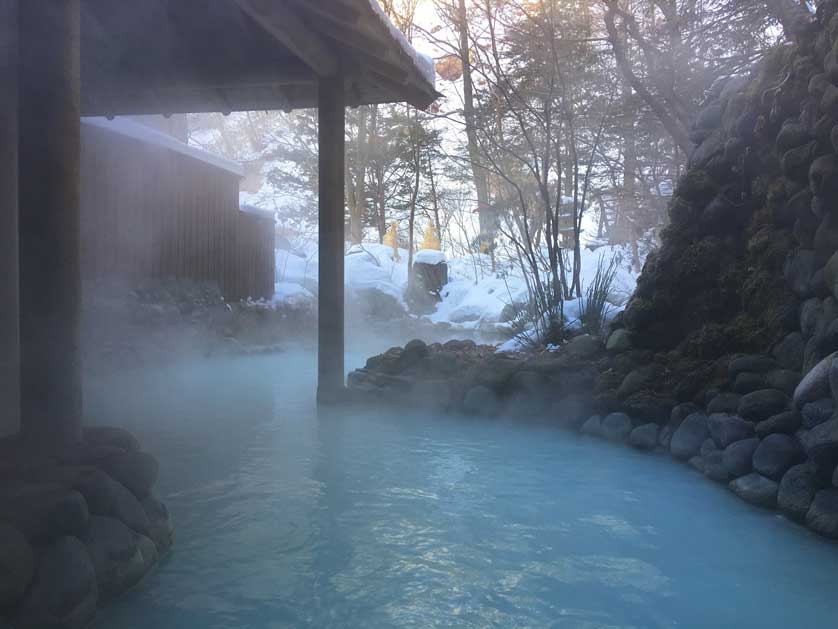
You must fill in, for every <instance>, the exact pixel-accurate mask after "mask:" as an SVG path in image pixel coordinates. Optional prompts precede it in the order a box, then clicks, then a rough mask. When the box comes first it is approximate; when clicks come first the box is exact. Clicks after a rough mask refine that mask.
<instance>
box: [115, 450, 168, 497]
mask: <svg viewBox="0 0 838 629" xmlns="http://www.w3.org/2000/svg"><path fill="white" fill-rule="evenodd" d="M101 467H102V469H104V470H105V471H106V472H107V473H108V474H109V475H110V476H111V477H112V478H114V479H115V480H117V481H118V482H120V483H122V484H123V485H125V487H127V488H128V489H129V490H131V492H132V493H133V494H134V495H135V496H136V497H137V498H140V499H142V498H145V497H146V496H147V495H148V494H149V492H150V491H151V488H152V487H153V486H154V483H156V482H157V475H158V473H159V465H158V463H157V459H155V458H154V457H153V456H151V455H150V454H148V453H147V452H137V451H128V452H125V453H123V454H119V455H116V456H112V457H109V458H107V459H105V460H104V461H102V463H101Z"/></svg>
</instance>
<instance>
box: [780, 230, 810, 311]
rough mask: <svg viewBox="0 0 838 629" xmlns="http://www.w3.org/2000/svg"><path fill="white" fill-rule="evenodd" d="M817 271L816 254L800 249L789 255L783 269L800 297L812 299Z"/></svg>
mask: <svg viewBox="0 0 838 629" xmlns="http://www.w3.org/2000/svg"><path fill="white" fill-rule="evenodd" d="M799 220H800V219H798V221H799ZM817 270H818V267H817V260H816V257H815V252H814V251H812V250H811V249H798V250H797V251H796V252H795V253H791V254H789V257H788V259H787V260H786V264H785V267H784V268H783V277H784V279H785V280H786V283H787V284H788V285H789V288H791V289H792V291H794V293H795V294H796V295H797V296H798V297H803V298H805V297H810V296H811V280H812V276H813V275H814V274H815V271H817Z"/></svg>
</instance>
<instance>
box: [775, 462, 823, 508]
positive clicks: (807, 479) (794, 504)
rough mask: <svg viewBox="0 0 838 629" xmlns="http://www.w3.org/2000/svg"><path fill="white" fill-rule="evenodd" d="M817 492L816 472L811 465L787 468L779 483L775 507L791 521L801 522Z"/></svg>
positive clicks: (803, 464)
mask: <svg viewBox="0 0 838 629" xmlns="http://www.w3.org/2000/svg"><path fill="white" fill-rule="evenodd" d="M817 491H818V478H817V470H816V468H815V466H814V465H812V464H811V463H801V464H799V465H794V466H792V467H790V468H789V470H788V472H786V473H785V474H784V475H783V480H781V481H780V489H779V491H778V493H777V506H779V507H780V511H782V512H783V513H784V514H785V515H786V516H787V517H789V518H791V519H792V520H797V521H803V520H804V519H805V518H806V513H807V512H808V511H809V507H810V506H811V504H812V500H814V498H815V494H816V493H817Z"/></svg>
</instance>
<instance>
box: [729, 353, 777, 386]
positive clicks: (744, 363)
mask: <svg viewBox="0 0 838 629" xmlns="http://www.w3.org/2000/svg"><path fill="white" fill-rule="evenodd" d="M776 368H777V361H776V360H774V358H772V357H771V356H762V355H758V354H746V355H744V356H737V357H736V358H734V359H732V360H731V361H730V363H729V364H728V368H727V373H728V377H729V378H730V379H731V380H736V377H737V376H738V375H739V374H741V373H746V372H751V373H766V372H768V371H771V370H772V369H776Z"/></svg>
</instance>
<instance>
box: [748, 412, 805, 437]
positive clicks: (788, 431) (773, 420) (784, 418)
mask: <svg viewBox="0 0 838 629" xmlns="http://www.w3.org/2000/svg"><path fill="white" fill-rule="evenodd" d="M801 422H802V419H801V416H800V413H798V412H797V411H783V412H782V413H777V414H776V415H772V416H771V417H769V418H768V419H764V420H763V421H761V422H759V423H758V424H757V425H756V435H757V437H759V438H760V439H765V437H767V436H768V435H773V434H774V433H782V434H785V435H793V434H794V433H795V432H796V431H797V430H798V429H799V428H800V425H801Z"/></svg>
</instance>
